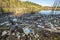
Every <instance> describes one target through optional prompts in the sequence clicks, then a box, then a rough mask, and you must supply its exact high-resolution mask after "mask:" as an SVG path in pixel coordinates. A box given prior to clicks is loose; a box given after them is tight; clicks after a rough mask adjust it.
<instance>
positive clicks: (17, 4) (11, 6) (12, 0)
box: [0, 0, 41, 15]
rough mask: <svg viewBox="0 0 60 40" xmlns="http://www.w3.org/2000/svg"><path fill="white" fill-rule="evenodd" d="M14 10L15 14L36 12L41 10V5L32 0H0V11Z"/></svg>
mask: <svg viewBox="0 0 60 40" xmlns="http://www.w3.org/2000/svg"><path fill="white" fill-rule="evenodd" d="M1 9H2V10H3V12H14V13H15V15H19V14H20V15H21V14H23V13H29V12H32V11H33V12H37V11H40V10H41V5H38V4H35V3H33V2H29V1H26V2H22V1H20V0H0V11H2V10H1Z"/></svg>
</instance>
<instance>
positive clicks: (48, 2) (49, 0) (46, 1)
mask: <svg viewBox="0 0 60 40" xmlns="http://www.w3.org/2000/svg"><path fill="white" fill-rule="evenodd" d="M22 1H30V2H34V3H37V4H39V5H42V6H52V5H53V3H54V0H22Z"/></svg>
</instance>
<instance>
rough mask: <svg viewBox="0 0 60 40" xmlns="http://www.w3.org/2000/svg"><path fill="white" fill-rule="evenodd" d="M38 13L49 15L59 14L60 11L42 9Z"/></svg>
mask: <svg viewBox="0 0 60 40" xmlns="http://www.w3.org/2000/svg"><path fill="white" fill-rule="evenodd" d="M39 13H41V14H46V15H49V14H60V11H51V10H43V11H40V12H39Z"/></svg>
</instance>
